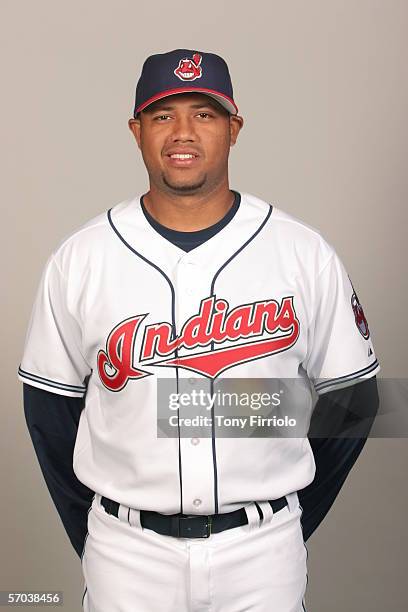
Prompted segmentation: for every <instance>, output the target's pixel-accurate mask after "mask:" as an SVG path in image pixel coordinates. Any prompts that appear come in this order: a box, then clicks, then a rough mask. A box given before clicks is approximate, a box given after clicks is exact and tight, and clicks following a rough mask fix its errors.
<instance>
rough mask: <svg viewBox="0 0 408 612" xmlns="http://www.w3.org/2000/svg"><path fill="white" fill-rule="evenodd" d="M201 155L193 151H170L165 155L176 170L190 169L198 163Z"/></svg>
mask: <svg viewBox="0 0 408 612" xmlns="http://www.w3.org/2000/svg"><path fill="white" fill-rule="evenodd" d="M199 157H200V155H199V154H198V153H197V151H195V150H193V149H170V150H169V151H167V153H166V154H165V159H166V160H167V162H168V163H169V164H170V165H171V166H174V167H176V168H186V167H187V168H188V167H190V166H193V165H195V164H196V163H197V161H198V159H199Z"/></svg>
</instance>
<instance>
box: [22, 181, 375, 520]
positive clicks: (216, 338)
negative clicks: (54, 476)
mask: <svg viewBox="0 0 408 612" xmlns="http://www.w3.org/2000/svg"><path fill="white" fill-rule="evenodd" d="M379 369H380V366H379V364H378V361H377V359H376V356H375V353H374V348H373V344H372V338H371V335H370V332H369V329H368V325H367V321H366V319H365V317H364V313H363V310H362V307H361V304H360V303H359V301H358V298H357V296H356V293H355V291H354V288H353V286H352V284H351V281H350V278H349V276H348V274H347V272H346V270H345V268H344V266H343V264H342V262H341V260H340V259H339V257H338V255H337V254H336V252H335V250H334V249H333V247H332V246H330V245H329V244H328V243H327V242H326V241H325V240H324V239H323V237H322V236H321V235H320V233H319V232H318V231H316V230H315V229H314V228H312V227H310V226H309V225H307V224H305V223H303V222H301V221H300V220H298V219H296V218H294V217H293V216H291V215H289V214H287V213H285V212H283V211H282V210H280V209H279V208H277V207H275V206H271V205H269V204H268V203H266V202H264V201H262V200H260V199H259V198H256V197H254V196H252V195H249V194H244V193H243V194H241V204H240V207H239V209H238V211H237V213H236V214H235V216H234V217H233V218H232V220H231V221H230V222H229V223H228V224H227V225H226V226H225V227H224V228H223V229H222V230H221V231H220V232H219V233H218V234H216V235H215V236H213V237H212V238H210V239H209V240H208V241H206V242H204V243H203V244H201V245H200V246H198V247H197V248H195V249H193V250H192V251H190V252H185V251H183V250H182V249H180V248H178V247H177V246H175V245H173V244H172V243H171V242H169V241H168V240H166V239H164V238H163V237H162V236H161V235H160V234H159V233H157V232H156V231H155V230H154V229H153V227H152V226H151V225H150V224H149V222H148V221H147V219H146V217H145V215H144V213H143V210H142V208H141V205H140V197H139V196H138V197H135V198H132V199H129V200H126V201H124V202H121V203H120V204H118V205H116V206H114V207H113V208H112V209H111V210H110V211H108V212H107V213H106V212H105V213H103V214H100V215H99V216H97V217H96V218H94V219H92V220H91V221H89V222H88V223H86V224H85V225H83V226H82V227H81V228H79V229H78V230H77V231H75V232H74V233H73V234H71V235H70V236H69V237H68V238H66V239H65V240H64V241H63V242H62V243H61V244H60V245H59V247H58V248H57V249H56V250H55V252H54V253H53V254H52V255H51V257H50V258H49V260H48V262H47V265H46V267H45V270H44V272H43V276H42V279H41V282H40V286H39V289H38V293H37V296H36V300H35V304H34V307H33V311H32V314H31V319H30V323H29V329H28V332H27V336H26V343H25V349H24V355H23V358H22V361H21V365H20V368H19V378H20V380H21V381H23V382H25V383H28V384H30V385H33V386H35V387H39V388H41V389H45V390H47V391H51V392H53V393H58V394H62V395H67V396H72V397H82V396H84V395H85V406H84V409H83V411H82V413H81V418H80V422H79V429H78V434H77V439H76V444H75V450H74V459H73V466H74V472H75V474H76V476H77V477H78V479H79V480H80V481H81V482H83V483H84V484H85V485H86V486H88V487H89V488H90V489H91V490H93V491H95V492H97V493H98V494H100V495H104V496H106V497H108V498H110V499H113V500H115V501H117V502H119V503H121V504H124V505H126V506H128V507H131V508H137V509H144V510H155V511H157V512H161V513H165V514H173V513H177V512H183V513H187V514H194V513H196V514H213V513H216V512H229V511H232V510H236V509H237V508H240V507H242V506H244V505H245V504H247V503H249V502H251V501H254V500H272V499H276V498H279V497H281V496H283V495H287V494H289V493H291V492H295V491H298V490H300V489H303V488H304V487H306V486H307V485H308V484H309V483H310V482H311V481H312V480H313V478H314V474H315V463H314V458H313V453H312V450H311V448H310V444H309V442H308V439H307V437H300V438H299V437H298V438H287V439H284V438H278V437H264V438H249V437H247V438H245V437H219V438H217V437H216V435H215V434H214V435H212V436H211V437H202V438H197V437H194V438H189V437H179V436H178V435H174V436H173V437H158V433H157V383H158V380H159V379H160V378H167V379H171V380H173V381H181V380H182V379H183V381H184V383H185V384H186V385H189V384H190V383H191V387H192V388H193V386H194V383H195V382H196V381H197V379H199V380H205V381H217V380H220V379H223V378H234V379H245V380H248V379H274V378H277V379H279V378H282V379H299V380H301V381H305V383H307V384H305V387H304V389H305V392H304V396H303V402H304V410H305V411H306V412H308V413H309V414H310V412H311V410H312V407H313V401H314V400H313V397H315V398H316V394H322V393H324V392H326V391H329V390H332V389H335V388H339V387H342V386H347V385H350V384H354V383H356V382H358V381H359V380H362V379H365V378H368V377H371V376H373V375H375V374H376V373H377V372H378V371H379Z"/></svg>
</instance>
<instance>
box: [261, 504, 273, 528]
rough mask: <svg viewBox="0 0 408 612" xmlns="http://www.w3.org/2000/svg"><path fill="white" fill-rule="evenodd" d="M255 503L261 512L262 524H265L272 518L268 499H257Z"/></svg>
mask: <svg viewBox="0 0 408 612" xmlns="http://www.w3.org/2000/svg"><path fill="white" fill-rule="evenodd" d="M257 503H258V506H259V507H260V508H261V510H262V514H263V519H262V525H266V523H269V522H270V521H271V520H272V519H273V510H272V506H271V504H270V503H269V502H268V501H259V502H257Z"/></svg>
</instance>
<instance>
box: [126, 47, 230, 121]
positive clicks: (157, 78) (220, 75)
mask: <svg viewBox="0 0 408 612" xmlns="http://www.w3.org/2000/svg"><path fill="white" fill-rule="evenodd" d="M186 92H190V93H191V92H194V93H203V94H206V95H208V96H210V97H211V98H214V99H215V100H217V102H219V103H220V104H221V105H222V106H223V107H224V108H226V109H227V111H228V112H229V113H231V114H232V115H236V114H237V113H238V107H237V105H236V104H235V102H234V99H233V90H232V83H231V77H230V74H229V70H228V66H227V64H226V62H225V60H223V59H222V57H220V56H219V55H216V54H215V53H204V52H202V51H194V50H191V49H175V50H174V51H169V52H167V53H158V54H156V55H151V56H150V57H148V58H147V59H146V60H145V62H144V64H143V68H142V74H141V75H140V79H139V81H138V83H137V87H136V100H135V107H134V112H133V116H134V117H136V115H137V113H140V111H142V110H143V109H144V108H146V107H147V106H149V104H152V103H153V102H156V100H160V99H161V98H165V97H167V96H171V95H173V94H178V93H186Z"/></svg>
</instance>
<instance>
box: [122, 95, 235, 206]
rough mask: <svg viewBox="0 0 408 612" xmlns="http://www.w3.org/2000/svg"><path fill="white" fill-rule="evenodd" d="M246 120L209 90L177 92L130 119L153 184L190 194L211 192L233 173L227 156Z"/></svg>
mask: <svg viewBox="0 0 408 612" xmlns="http://www.w3.org/2000/svg"><path fill="white" fill-rule="evenodd" d="M242 124H243V120H242V118H241V117H238V116H233V115H230V114H229V113H227V111H225V110H224V109H223V107H221V106H220V105H219V104H218V103H217V102H216V101H215V100H213V99H212V98H210V97H209V96H206V95H204V94H198V93H197V94H196V93H193V94H190V93H188V94H185V93H183V94H175V95H171V96H167V97H166V98H163V99H162V100H158V101H157V102H155V103H154V104H151V105H150V106H148V107H147V108H146V109H145V110H144V111H142V112H141V113H140V115H139V118H138V119H130V120H129V128H130V129H131V130H132V132H133V134H134V136H135V138H136V141H137V144H138V146H139V148H140V150H141V152H142V156H143V161H144V163H145V165H146V168H147V171H148V174H149V178H150V183H151V185H154V186H155V187H156V188H157V189H159V190H160V191H166V192H171V193H172V194H179V195H182V194H185V195H191V194H194V193H198V192H201V193H205V192H210V191H212V190H213V189H214V188H215V187H216V186H217V185H219V184H221V183H222V182H223V181H225V180H226V179H227V177H228V156H229V151H230V147H231V146H232V145H233V144H235V141H236V138H237V136H238V133H239V130H240V129H241V127H242Z"/></svg>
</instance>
